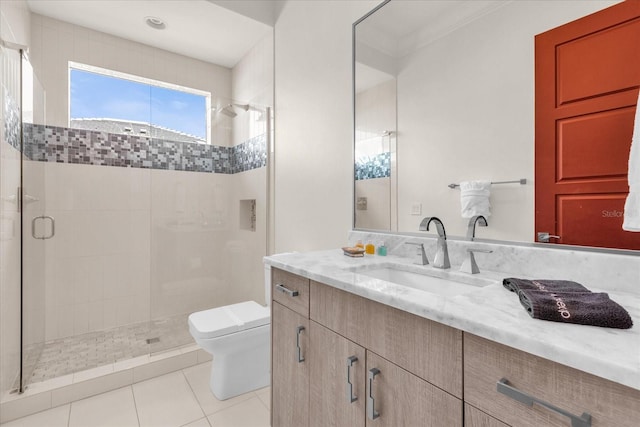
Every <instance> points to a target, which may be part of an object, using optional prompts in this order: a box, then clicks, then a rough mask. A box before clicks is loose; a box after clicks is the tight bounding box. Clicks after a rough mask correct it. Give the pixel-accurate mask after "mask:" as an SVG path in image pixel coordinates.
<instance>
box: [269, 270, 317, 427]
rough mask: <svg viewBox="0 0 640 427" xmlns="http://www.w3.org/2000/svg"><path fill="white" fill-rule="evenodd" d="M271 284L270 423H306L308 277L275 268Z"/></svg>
mask: <svg viewBox="0 0 640 427" xmlns="http://www.w3.org/2000/svg"><path fill="white" fill-rule="evenodd" d="M278 285H280V286H284V287H285V291H283V290H278V289H276V287H277V286H278ZM271 286H272V289H271V295H272V302H271V389H272V393H271V425H272V426H279V427H306V426H308V423H309V371H310V370H309V358H310V355H309V349H310V340H309V309H308V307H309V292H308V291H309V279H304V278H302V277H300V276H296V275H292V274H291V273H287V272H285V271H282V270H278V269H275V268H274V269H272V270H271ZM305 289H306V292H305ZM287 291H290V292H287ZM305 307H306V309H305Z"/></svg>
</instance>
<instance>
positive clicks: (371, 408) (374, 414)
mask: <svg viewBox="0 0 640 427" xmlns="http://www.w3.org/2000/svg"><path fill="white" fill-rule="evenodd" d="M379 373H380V370H379V369H378V368H371V369H369V395H368V396H367V403H368V405H367V416H368V417H369V419H370V420H372V421H373V420H375V419H376V418H378V417H379V416H380V413H379V412H378V411H376V409H375V403H376V402H375V400H374V399H373V379H374V378H375V377H376V375H378V374H379Z"/></svg>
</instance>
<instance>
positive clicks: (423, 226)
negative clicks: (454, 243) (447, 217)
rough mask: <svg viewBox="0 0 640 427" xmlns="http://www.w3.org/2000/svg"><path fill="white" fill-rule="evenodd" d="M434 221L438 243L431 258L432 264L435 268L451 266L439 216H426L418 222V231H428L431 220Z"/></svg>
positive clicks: (444, 233)
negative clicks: (434, 254) (433, 256)
mask: <svg viewBox="0 0 640 427" xmlns="http://www.w3.org/2000/svg"><path fill="white" fill-rule="evenodd" d="M432 221H433V222H435V224H436V230H437V231H438V243H437V245H436V256H435V258H434V259H433V266H434V267H436V268H451V263H450V262H449V251H448V250H447V233H446V232H445V230H444V224H442V221H440V218H437V217H435V216H428V217H426V218H425V219H423V220H422V222H421V223H420V228H419V230H420V231H429V225H430V224H431V222H432Z"/></svg>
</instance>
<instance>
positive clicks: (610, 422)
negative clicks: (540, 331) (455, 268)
mask: <svg viewBox="0 0 640 427" xmlns="http://www.w3.org/2000/svg"><path fill="white" fill-rule="evenodd" d="M272 272H273V273H272V280H273V286H274V287H275V286H276V285H277V284H284V285H285V288H286V290H285V291H278V290H275V289H274V290H273V294H272V295H273V303H272V377H273V378H272V411H271V412H272V426H274V427H289V426H292V427H306V426H312V427H325V426H333V427H343V426H344V427H375V426H392V427H401V426H407V427H413V426H433V427H444V426H446V427H455V426H463V425H464V426H465V427H508V426H513V427H541V426H545V427H569V426H572V422H571V416H575V418H576V423H575V424H573V425H574V426H582V425H584V426H587V425H588V426H591V427H605V426H606V427H609V426H616V427H631V426H636V425H637V423H638V420H640V390H636V389H632V388H630V387H625V386H623V385H620V384H617V383H614V382H611V381H608V380H605V379H603V378H599V377H596V376H594V375H591V374H587V373H585V372H582V371H579V370H576V369H573V368H569V367H567V366H564V365H561V364H559V363H555V362H552V361H550V360H547V359H543V358H540V357H537V356H534V355H532V354H529V353H526V352H523V351H520V350H516V349H514V348H511V347H507V346H504V345H501V344H498V343H495V342H493V341H490V340H487V339H484V338H480V337H478V336H475V335H472V334H469V333H466V332H465V333H464V334H463V333H462V331H460V330H457V329H455V328H451V327H449V326H446V325H442V324H439V323H437V322H434V321H431V320H428V319H424V318H422V317H419V316H415V315H413V314H410V313H407V312H404V311H402V310H398V309H394V308H392V307H389V306H386V305H384V304H380V303H377V302H375V301H371V300H368V299H366V298H363V297H360V296H357V295H354V294H351V293H349V292H345V291H342V290H340V289H337V288H334V287H331V286H327V285H324V284H322V283H318V282H314V281H310V280H308V279H304V278H302V277H300V276H297V275H293V274H291V273H286V272H283V271H280V270H278V269H275V268H274V269H272ZM293 289H295V290H297V292H290V291H291V290H293ZM463 341H464V364H463ZM301 359H303V360H301ZM463 377H464V390H463ZM499 382H500V383H499ZM499 384H500V385H499ZM498 389H500V390H502V392H499V391H498ZM463 392H464V402H463V400H462V398H463ZM514 397H515V398H514ZM518 399H519V400H520V401H519V400H518ZM530 399H534V401H535V402H536V403H533V404H532V405H528V404H525V403H522V402H521V401H522V400H530ZM536 399H537V400H536ZM554 408H555V409H554ZM558 409H559V411H558ZM587 418H589V423H581V422H580V419H584V420H586V419H587Z"/></svg>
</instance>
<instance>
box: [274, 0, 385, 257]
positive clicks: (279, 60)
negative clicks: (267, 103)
mask: <svg viewBox="0 0 640 427" xmlns="http://www.w3.org/2000/svg"><path fill="white" fill-rule="evenodd" d="M378 3H379V2H378V1H322V2H319V1H290V2H288V3H287V4H286V5H285V6H284V8H283V9H282V11H281V13H280V16H279V18H278V20H277V22H276V26H275V46H276V48H275V109H276V117H275V119H276V120H275V133H276V138H275V143H276V150H275V194H274V196H275V252H285V251H292V250H296V251H305V250H313V249H328V248H335V247H340V246H342V245H343V244H344V243H345V242H346V238H347V232H348V231H349V230H350V229H351V227H352V215H353V210H352V197H353V175H352V174H353V164H352V162H353V141H352V140H353V136H352V135H353V133H352V132H353V128H352V126H353V118H352V117H353V112H352V83H351V80H352V79H351V72H352V68H351V67H352V65H351V31H352V24H353V23H354V22H355V21H356V20H357V19H359V18H361V17H362V16H363V15H364V14H365V13H367V12H368V11H369V10H371V9H372V8H373V7H375V6H376V5H377V4H378Z"/></svg>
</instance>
